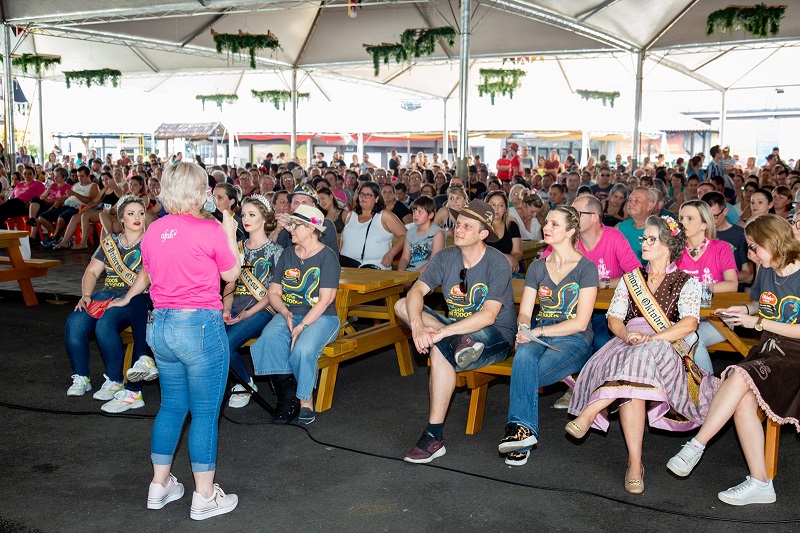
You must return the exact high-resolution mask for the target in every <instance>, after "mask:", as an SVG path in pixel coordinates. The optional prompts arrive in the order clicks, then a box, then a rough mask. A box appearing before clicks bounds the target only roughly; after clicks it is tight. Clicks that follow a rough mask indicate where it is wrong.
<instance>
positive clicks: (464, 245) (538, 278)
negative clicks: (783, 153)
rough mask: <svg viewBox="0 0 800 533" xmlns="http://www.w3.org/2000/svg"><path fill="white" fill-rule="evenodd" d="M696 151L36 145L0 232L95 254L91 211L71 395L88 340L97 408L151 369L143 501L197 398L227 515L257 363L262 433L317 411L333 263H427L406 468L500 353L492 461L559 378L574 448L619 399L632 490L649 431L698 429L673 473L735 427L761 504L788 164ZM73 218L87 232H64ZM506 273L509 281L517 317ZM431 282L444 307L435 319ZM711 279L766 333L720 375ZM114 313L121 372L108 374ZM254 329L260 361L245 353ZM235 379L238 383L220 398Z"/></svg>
mask: <svg viewBox="0 0 800 533" xmlns="http://www.w3.org/2000/svg"><path fill="white" fill-rule="evenodd" d="M710 156H711V158H710V160H709V162H708V164H707V165H705V166H704V164H703V161H704V155H703V154H697V155H696V156H694V157H692V158H691V159H690V160H689V161H684V160H683V159H678V160H677V161H675V162H674V164H672V165H666V164H665V162H664V160H663V159H664V158H663V157H661V156H660V157H658V158H657V160H656V162H655V163H653V164H651V163H650V161H649V160H646V161H645V162H644V165H643V166H642V167H641V168H637V169H635V170H631V164H630V158H629V160H628V161H627V162H624V161H623V160H622V157H621V156H617V157H616V160H615V162H610V161H608V160H607V159H606V158H605V156H600V158H599V161H595V160H594V158H591V159H590V160H589V161H588V162H587V164H586V165H585V166H583V167H581V166H580V165H578V164H577V162H576V161H575V159H574V158H572V157H571V156H569V157H567V158H566V160H565V162H564V163H562V162H561V161H560V159H559V157H558V154H557V153H555V152H554V153H553V154H551V157H550V158H549V159H545V158H539V159H538V161H534V159H533V157H531V154H530V151H529V149H528V147H526V146H523V147H522V149H521V150H520V147H519V146H518V145H517V144H516V143H512V144H510V145H509V146H508V148H507V149H506V150H504V153H503V155H502V157H501V158H500V160H498V161H497V164H496V167H495V168H493V169H490V168H488V167H487V166H486V165H485V164H484V163H482V162H481V161H480V159H479V158H478V157H476V158H474V160H470V161H469V162H468V163H469V164H468V172H467V175H466V176H457V175H455V174H454V173H453V172H452V171H451V169H449V166H448V164H447V161H440V160H439V157H438V155H433V156H432V157H430V158H429V157H427V156H426V155H425V154H424V153H419V154H416V155H415V156H412V157H411V158H410V159H411V160H410V161H409V163H408V164H403V163H402V161H401V159H400V156H398V155H397V154H396V152H392V156H391V158H390V162H389V163H390V164H389V168H388V169H382V168H377V167H376V165H375V164H374V163H372V162H370V161H369V159H368V157H367V156H366V155H365V156H364V158H363V161H361V162H360V161H358V159H357V158H354V160H353V162H352V164H350V165H349V166H348V165H347V164H346V163H345V162H344V161H343V160H342V159H341V157H339V154H338V153H337V154H334V158H333V160H332V161H331V162H330V164H328V163H327V162H325V161H324V156H323V155H322V154H318V155H317V156H316V157H315V159H314V162H313V165H312V166H310V167H308V168H303V167H301V166H300V165H299V164H296V163H294V162H291V161H286V156H285V154H280V155H279V157H278V158H275V159H274V160H273V158H272V156H271V155H270V156H268V157H267V158H266V159H265V160H263V161H261V162H260V163H259V164H255V165H252V164H247V165H245V166H244V167H242V168H237V167H229V166H226V165H214V166H209V167H208V168H205V166H204V165H203V164H202V161H199V160H198V161H192V162H184V161H183V160H182V154H176V155H175V156H171V157H170V158H168V159H167V160H166V161H161V160H159V158H158V157H157V156H155V155H151V156H150V157H148V158H147V160H145V158H144V157H143V156H141V155H140V156H137V161H136V162H135V163H134V162H133V161H132V160H131V159H130V158H129V157H127V154H126V152H125V151H122V152H121V153H120V158H119V159H118V160H117V161H116V162H114V161H112V159H113V158H112V157H111V156H106V158H105V159H100V158H98V157H97V154H96V153H91V154H90V155H89V157H87V158H86V160H85V161H84V159H83V156H82V155H81V154H79V155H78V158H77V160H75V161H74V162H73V161H72V159H71V158H67V160H64V161H62V162H58V158H57V157H56V156H55V154H51V156H50V158H49V160H48V162H47V163H46V164H45V166H44V167H40V166H38V165H36V166H34V165H32V161H30V160H27V161H26V162H23V163H20V165H21V166H22V169H21V170H16V171H15V170H13V168H14V167H12V170H11V172H9V173H7V171H6V170H5V169H3V170H2V171H0V186H2V187H3V188H4V190H3V191H2V197H3V201H2V203H0V222H5V221H6V220H8V219H10V218H12V217H19V216H22V217H27V222H28V224H29V225H30V231H31V240H32V242H33V241H36V240H39V239H40V237H39V235H40V227H41V228H43V229H44V231H42V232H41V234H42V235H44V234H46V236H47V237H46V239H44V240H43V242H42V244H43V245H44V246H49V247H52V248H69V247H70V246H72V248H73V249H76V248H85V247H86V246H88V244H87V243H88V237H89V235H90V232H91V231H92V228H91V226H92V224H93V223H95V222H100V223H101V227H102V230H101V231H100V235H98V240H99V246H98V247H97V250H96V251H95V253H94V255H93V256H92V258H91V260H90V263H89V265H88V266H87V269H86V272H85V275H84V278H83V282H82V295H83V296H82V297H81V299H80V301H79V303H78V305H77V306H76V308H75V311H74V312H73V313H72V315H70V317H69V319H68V320H67V324H66V328H65V339H66V346H67V354H68V356H69V361H70V364H71V366H72V373H73V374H72V385H71V386H70V387H69V389H68V391H67V394H68V395H69V396H82V395H84V394H85V393H86V392H87V391H89V390H91V389H92V385H91V380H90V377H89V376H90V370H89V334H90V333H92V332H94V333H95V335H96V337H97V342H98V345H99V348H100V353H101V355H102V357H103V362H104V365H105V374H104V377H105V382H104V383H103V385H102V386H101V387H100V389H99V390H98V391H97V392H96V393H95V394H94V398H95V399H99V400H103V401H105V403H104V404H103V406H102V409H103V410H104V411H108V412H113V413H117V412H123V411H125V410H128V409H136V408H139V407H141V406H143V405H144V400H143V398H142V393H141V391H142V384H141V382H142V381H146V380H154V379H159V380H160V386H161V391H162V394H161V397H162V399H161V406H160V410H159V414H158V417H157V418H156V421H155V423H154V427H153V435H152V441H151V460H152V463H153V471H154V475H153V481H152V483H151V485H150V489H149V494H148V507H149V508H151V509H160V508H162V507H164V505H166V504H167V503H169V502H171V501H174V500H177V499H179V498H180V497H182V496H183V494H184V488H183V485H182V484H181V483H179V482H178V481H177V480H176V478H175V477H174V476H173V475H172V474H171V465H172V462H173V459H174V453H175V449H176V447H177V443H178V440H179V437H180V434H181V430H182V427H183V424H184V423H185V419H186V416H187V413H189V412H191V415H192V416H191V422H190V431H189V454H190V458H191V463H192V470H193V473H194V478H195V492H194V494H193V500H192V510H191V517H192V518H194V519H204V518H209V517H211V516H215V515H218V514H223V513H226V512H229V511H231V510H232V509H233V508H235V506H236V504H237V501H238V500H237V497H236V496H235V495H232V494H230V495H226V494H225V493H224V492H223V491H222V489H220V488H219V486H218V485H216V484H214V473H215V468H216V453H217V449H216V447H217V444H216V443H217V433H216V432H217V417H218V415H219V407H220V405H221V402H222V400H223V396H224V393H225V390H226V388H228V389H230V392H231V395H230V398H229V400H228V405H229V406H230V407H233V408H242V407H244V406H246V405H247V404H248V402H249V400H250V398H251V393H253V392H255V391H257V386H256V382H255V379H254V377H255V376H269V378H268V379H269V380H270V382H271V385H272V388H273V389H274V391H275V393H276V395H277V406H276V409H275V413H274V415H273V422H274V423H276V424H286V423H289V422H291V421H293V420H295V419H297V421H298V422H300V423H303V424H311V423H313V422H314V421H315V419H316V413H315V411H314V403H313V391H314V387H315V384H316V379H317V360H318V358H319V357H320V354H321V352H322V349H323V347H324V346H325V345H326V344H327V343H329V342H330V341H331V340H333V339H334V338H336V336H337V334H338V332H339V328H340V324H339V322H338V318H337V315H336V310H335V298H336V291H337V288H338V284H339V276H340V272H341V268H342V267H351V268H368V269H376V270H389V269H393V268H395V269H399V270H408V271H416V272H419V273H420V277H419V278H418V280H417V281H416V282H414V283H413V284H409V286H408V287H406V288H407V291H408V292H407V295H406V297H405V298H403V299H401V300H400V301H399V302H398V303H397V305H396V306H395V311H396V313H397V315H398V317H400V318H401V319H402V320H403V321H404V322H405V323H406V324H407V326H408V327H409V329H410V331H411V338H410V339H409V341H410V342H411V343H413V345H414V346H415V348H416V350H417V351H418V353H420V354H426V355H427V356H428V357H429V359H430V387H429V392H430V404H429V407H430V410H429V415H428V420H427V423H426V426H425V429H424V431H423V433H422V436H421V437H420V438H419V440H418V441H417V443H416V444H415V445H414V447H413V448H412V449H411V450H410V451H409V452H408V453H407V454H406V455H405V460H406V461H408V462H412V463H428V462H431V461H433V460H435V459H436V458H438V457H441V456H442V455H444V454H445V453H446V448H445V441H444V436H443V429H444V422H445V418H446V414H447V409H448V406H449V403H450V399H451V397H452V394H453V392H454V389H455V384H456V373H457V372H459V371H464V370H474V369H477V368H480V367H482V366H486V365H489V364H492V363H496V362H499V361H502V360H504V359H506V358H508V357H509V356H511V355H514V360H513V365H512V372H511V391H510V405H509V409H508V420H507V424H506V426H505V431H504V436H503V438H502V439H501V440H500V442H499V444H498V450H499V452H500V453H501V454H503V456H504V461H505V463H506V464H508V465H511V466H522V465H524V464H526V462H527V460H528V458H529V457H530V454H531V452H532V450H533V448H534V446H535V445H536V443H537V442H538V438H539V411H538V410H539V398H538V390H539V387H541V386H546V385H550V384H554V383H557V382H559V381H564V382H565V383H566V384H567V385H568V386H569V391H568V392H567V393H566V394H565V395H564V397H562V398H560V399H559V400H558V402H556V405H555V407H558V408H562V409H567V410H568V412H569V414H570V415H573V416H574V417H575V418H574V419H572V420H570V421H569V422H568V423H567V425H566V427H565V431H566V432H567V433H568V434H569V435H571V436H572V437H574V438H575V439H583V438H585V437H586V435H587V434H588V432H589V429H590V428H595V429H597V430H600V431H606V430H607V428H608V426H609V420H610V416H611V415H612V414H615V413H617V412H618V413H619V420H620V423H621V425H622V428H623V432H624V435H625V442H626V447H627V456H628V461H627V468H626V471H625V475H624V488H625V490H627V491H628V492H629V493H632V494H640V493H642V492H643V491H644V488H645V485H644V466H643V459H642V456H643V434H644V430H645V426H646V425H647V424H649V425H650V426H651V427H655V428H659V429H664V430H668V431H683V432H685V431H690V430H694V429H697V428H699V430H698V432H697V434H696V436H695V437H694V438H692V439H691V440H690V441H689V442H687V443H686V445H685V446H684V447H683V448H682V449H681V450H680V451H679V452H678V454H677V455H676V456H675V457H673V458H672V459H670V460H669V462H668V465H667V466H668V468H669V469H670V470H671V471H672V472H674V473H675V474H677V475H679V476H687V475H689V473H690V472H691V471H692V469H693V468H694V467H695V466H696V465H697V463H698V462H699V460H700V458H701V456H702V454H703V453H704V451H705V448H706V446H707V445H708V443H709V442H710V439H711V438H712V437H713V436H714V435H715V434H716V433H717V432H718V431H719V430H720V428H721V427H722V426H723V425H724V424H725V423H726V422H727V421H728V420H729V419H730V418H733V419H734V423H735V425H736V429H737V434H738V437H739V440H740V443H741V445H742V449H743V450H744V452H745V460H746V462H747V468H748V471H749V472H748V473H749V475H748V476H747V477H746V479H745V481H744V482H743V483H741V484H739V485H737V486H735V487H732V488H730V489H728V490H725V491H722V492H720V493H719V499H720V500H722V501H723V502H726V503H729V504H732V505H746V504H751V503H771V502H774V501H775V498H776V496H775V490H774V487H773V485H772V481H771V480H770V479H769V478H768V477H767V473H766V466H765V461H764V455H763V448H764V443H763V440H764V434H763V431H762V429H761V426H760V421H759V419H758V410H759V409H761V410H763V411H764V413H766V415H767V416H768V417H769V418H770V419H772V420H774V421H776V422H778V423H779V424H794V426H795V427H796V428H797V429H798V431H800V420H798V418H800V412H798V411H800V408H798V405H800V403H799V402H798V401H797V400H798V397H800V396H799V394H800V380H799V379H798V370H797V368H798V365H800V359H798V357H800V351H798V350H795V348H798V347H800V345H798V343H799V342H800V340H798V339H800V326H799V325H798V324H797V318H798V316H799V315H800V298H798V296H797V295H798V294H800V274H799V273H798V271H799V270H800V240H799V239H800V218H798V220H796V221H795V220H794V209H793V205H794V201H795V197H796V196H795V195H796V194H797V193H798V190H800V170H798V169H796V168H792V167H791V166H790V165H789V164H787V163H785V162H783V160H782V159H781V158H780V153H779V150H778V149H777V148H776V149H775V150H774V151H773V152H772V153H771V154H769V155H768V156H767V157H766V164H765V165H764V166H763V167H755V166H754V165H755V159H754V158H750V159H749V160H748V161H747V165H745V164H743V163H741V162H739V161H738V159H737V158H736V157H733V158H732V157H730V153H729V151H728V150H727V149H724V148H720V147H718V146H714V147H712V148H711V150H710ZM28 157H29V156H28ZM9 191H10V192H9ZM212 212H217V215H218V219H217V220H215V218H214V216H212V214H211V213H212ZM220 221H221V222H220ZM79 226H80V229H81V233H82V238H81V240H80V245H72V244H71V243H72V236H73V234H74V233H75V232H76V231H77V229H78V227H79ZM145 228H146V229H145ZM531 239H536V240H539V239H541V240H543V241H544V243H545V244H546V245H547V248H546V250H545V251H544V252H543V253H542V256H541V258H540V259H538V260H536V261H534V262H533V263H532V264H530V266H529V267H528V268H527V270H526V268H525V265H524V264H523V263H522V261H521V259H522V243H523V241H524V240H531ZM175 257H187V258H191V259H192V260H190V261H175V259H174V258H175ZM104 272H105V281H104V286H103V287H102V288H101V289H100V290H99V291H96V290H95V284H96V282H97V281H98V279H99V278H100V276H101V275H102V274H103V273H104ZM515 277H516V278H524V290H523V293H522V298H521V302H520V305H519V312H518V313H517V312H516V311H515V307H514V298H513V290H512V279H513V278H515ZM436 288H441V293H442V294H441V296H442V297H443V300H444V302H443V305H444V307H445V308H446V314H444V315H443V314H442V313H440V312H437V311H435V310H434V309H433V308H432V306H434V305H435V298H436V297H435V296H431V295H432V293H433V291H434V289H436ZM606 289H612V290H613V291H614V293H613V298H612V299H611V304H610V307H609V310H608V313H600V312H597V311H595V300H596V298H597V295H598V291H599V290H606ZM725 292H746V293H749V294H750V297H751V299H752V301H751V303H750V304H748V305H746V306H745V305H741V306H735V307H731V308H726V309H718V310H717V312H719V313H720V314H722V315H723V320H724V321H725V322H726V324H728V325H729V326H731V327H734V326H736V327H741V328H745V329H752V330H755V331H757V332H761V338H760V340H759V342H758V344H757V345H756V346H755V347H754V348H753V349H752V350H751V352H750V354H749V355H748V357H747V358H746V359H745V360H743V362H741V363H740V364H738V365H732V366H729V367H727V368H725V369H723V370H722V372H721V373H715V372H714V368H713V365H712V361H711V357H710V355H709V353H708V349H707V348H708V347H709V346H711V345H713V344H716V343H717V342H720V340H722V336H721V334H720V333H719V332H718V331H717V330H716V328H715V327H714V326H713V325H712V324H711V323H710V322H708V321H707V320H706V319H705V318H702V317H701V316H700V307H701V303H703V302H705V301H707V300H708V299H710V298H711V295H713V294H718V293H725ZM439 303H441V300H439ZM277 315H280V317H278V316H277ZM128 327H130V328H131V331H132V335H133V350H134V364H133V366H132V367H131V368H130V369H129V370H128V371H127V374H126V375H125V376H124V377H123V366H122V365H123V353H124V349H123V342H122V338H121V336H120V335H121V332H122V331H123V330H124V329H125V328H128ZM251 340H254V343H253V344H252V346H251V348H250V354H251V357H252V362H253V371H252V372H251V371H250V370H249V368H248V365H247V364H246V362H245V360H244V358H243V357H242V354H241V353H240V350H241V349H242V347H243V346H244V345H245V344H246V343H247V342H248V341H251ZM229 369H230V371H231V372H233V373H234V374H235V375H236V376H238V380H237V381H238V382H237V383H234V384H232V386H231V384H228V380H227V376H228V372H229ZM125 378H127V379H125Z"/></svg>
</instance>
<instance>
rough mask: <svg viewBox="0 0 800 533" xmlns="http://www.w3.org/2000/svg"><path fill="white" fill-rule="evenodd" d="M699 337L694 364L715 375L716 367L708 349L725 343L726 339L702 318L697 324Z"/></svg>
mask: <svg viewBox="0 0 800 533" xmlns="http://www.w3.org/2000/svg"><path fill="white" fill-rule="evenodd" d="M697 335H698V337H699V339H700V340H699V341H698V342H697V350H696V351H695V352H694V364H696V365H697V366H699V367H700V368H702V369H703V370H705V371H706V372H708V373H710V374H713V373H714V365H712V364H711V355H710V354H709V353H708V348H707V347H708V346H711V345H712V344H717V343H718V342H722V341H724V340H725V337H724V336H723V335H722V333H720V332H719V330H718V329H717V328H716V327H715V326H714V324H712V323H711V322H709V321H708V319H707V318H701V319H700V322H699V323H698V324H697ZM690 337H693V336H690Z"/></svg>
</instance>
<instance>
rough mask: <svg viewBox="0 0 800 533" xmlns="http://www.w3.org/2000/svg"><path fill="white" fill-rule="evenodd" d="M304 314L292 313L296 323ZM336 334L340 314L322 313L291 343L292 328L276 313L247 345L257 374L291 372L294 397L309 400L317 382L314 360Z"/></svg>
mask: <svg viewBox="0 0 800 533" xmlns="http://www.w3.org/2000/svg"><path fill="white" fill-rule="evenodd" d="M304 317H305V315H292V318H293V322H294V325H295V327H296V326H297V324H299V323H300V322H301V321H302V320H303V318H304ZM338 334H339V318H338V317H337V316H336V315H322V316H321V317H319V318H318V319H316V320H315V321H314V323H313V324H311V325H310V326H308V327H307V328H306V329H305V331H303V332H302V333H301V334H300V335H299V336H298V337H297V341H295V343H294V349H293V350H290V346H291V345H292V332H291V331H289V326H288V325H287V324H286V319H285V318H283V317H282V316H280V315H276V316H275V319H274V320H271V321H270V323H269V324H267V327H265V328H264V331H263V332H262V333H261V336H260V337H259V338H258V340H257V341H256V342H254V343H253V345H252V346H250V355H251V356H252V357H253V368H254V369H255V372H256V375H258V376H263V375H273V374H294V377H295V379H296V380H297V397H298V398H299V399H300V400H302V401H304V402H310V401H311V397H312V394H313V393H314V385H315V384H316V382H317V360H318V359H319V356H320V355H322V349H323V348H324V347H325V345H326V344H328V343H329V342H331V341H333V340H334V339H335V338H336V336H337V335H338Z"/></svg>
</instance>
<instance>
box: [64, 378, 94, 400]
mask: <svg viewBox="0 0 800 533" xmlns="http://www.w3.org/2000/svg"><path fill="white" fill-rule="evenodd" d="M90 390H92V382H91V381H89V376H79V375H78V374H72V386H71V387H70V388H68V389H67V396H83V395H84V394H86V392H87V391H90Z"/></svg>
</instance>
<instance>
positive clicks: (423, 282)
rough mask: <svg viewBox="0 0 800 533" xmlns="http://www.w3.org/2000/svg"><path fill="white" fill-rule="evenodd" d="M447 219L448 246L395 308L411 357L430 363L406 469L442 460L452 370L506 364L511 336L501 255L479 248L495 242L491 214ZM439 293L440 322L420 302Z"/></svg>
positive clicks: (478, 205) (510, 303)
mask: <svg viewBox="0 0 800 533" xmlns="http://www.w3.org/2000/svg"><path fill="white" fill-rule="evenodd" d="M451 213H452V215H453V217H455V218H456V227H455V236H454V239H455V246H454V247H449V248H445V249H444V250H441V251H440V252H439V253H437V254H436V255H434V256H433V258H432V259H431V261H430V262H429V263H428V267H427V268H426V269H425V272H423V273H422V276H420V278H419V279H418V280H417V281H416V283H414V285H413V286H412V287H411V289H410V290H409V292H408V296H407V297H406V298H403V299H401V300H400V301H399V302H397V304H396V305H395V312H396V313H397V316H399V317H400V319H401V320H403V321H404V322H405V323H406V324H408V325H409V327H410V328H411V334H412V337H413V341H414V345H415V346H416V349H417V351H418V352H419V353H421V354H428V356H429V357H430V361H431V372H430V385H429V390H430V414H429V416H428V425H427V426H426V428H425V431H423V433H422V437H420V439H419V441H418V442H417V444H416V445H415V446H414V448H412V449H411V451H409V452H408V453H407V454H406V456H405V460H406V461H408V462H410V463H429V462H431V461H433V460H434V459H436V458H437V457H441V456H442V455H444V454H445V452H446V450H445V447H444V437H443V436H442V430H443V428H444V419H445V415H446V414H447V407H448V405H449V403H450V398H451V397H452V395H453V391H454V390H455V385H456V371H462V370H474V369H476V368H480V367H483V366H486V365H490V364H493V363H496V362H499V361H502V360H504V359H506V358H507V357H508V356H509V353H510V351H511V349H512V348H513V346H514V337H515V335H516V311H515V310H514V291H513V289H512V286H511V267H510V265H509V264H508V260H507V259H506V258H505V256H504V255H503V254H502V253H500V252H499V251H497V250H496V249H494V248H492V247H489V246H486V242H496V241H497V235H496V234H495V233H494V232H493V231H492V229H491V228H492V222H493V221H494V210H493V209H492V208H491V207H490V206H489V205H488V204H487V203H486V202H484V201H483V200H473V201H471V202H470V203H469V205H468V206H467V207H464V208H463V209H462V210H461V211H455V210H451ZM439 286H440V287H442V294H443V295H444V299H445V302H446V303H447V309H448V313H447V317H444V316H441V315H439V314H438V313H436V312H434V311H433V310H432V309H430V308H429V307H426V306H425V305H424V301H423V298H424V296H425V295H426V294H428V293H430V292H431V291H432V290H433V289H435V288H436V287H439Z"/></svg>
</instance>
